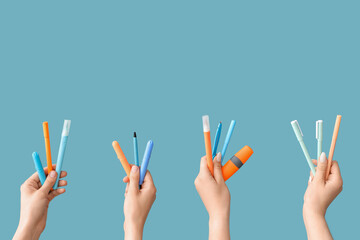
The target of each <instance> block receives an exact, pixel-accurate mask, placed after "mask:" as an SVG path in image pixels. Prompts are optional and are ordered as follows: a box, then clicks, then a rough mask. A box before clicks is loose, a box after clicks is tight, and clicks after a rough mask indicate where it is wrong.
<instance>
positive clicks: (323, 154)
mask: <svg viewBox="0 0 360 240" xmlns="http://www.w3.org/2000/svg"><path fill="white" fill-rule="evenodd" d="M325 161H326V155H325V153H324V152H322V153H321V155H320V162H322V163H323V162H325Z"/></svg>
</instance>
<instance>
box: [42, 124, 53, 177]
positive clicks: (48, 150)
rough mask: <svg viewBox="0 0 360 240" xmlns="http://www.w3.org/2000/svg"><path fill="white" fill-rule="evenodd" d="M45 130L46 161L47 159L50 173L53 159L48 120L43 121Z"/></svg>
mask: <svg viewBox="0 0 360 240" xmlns="http://www.w3.org/2000/svg"><path fill="white" fill-rule="evenodd" d="M43 132H44V139H45V151H46V161H47V167H48V173H50V172H51V171H52V161H51V149H50V134H49V124H48V122H43Z"/></svg>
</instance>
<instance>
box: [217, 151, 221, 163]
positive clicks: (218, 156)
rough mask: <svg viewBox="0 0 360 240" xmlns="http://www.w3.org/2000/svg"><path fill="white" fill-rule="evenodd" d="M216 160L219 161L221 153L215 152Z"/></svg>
mask: <svg viewBox="0 0 360 240" xmlns="http://www.w3.org/2000/svg"><path fill="white" fill-rule="evenodd" d="M216 161H218V162H221V153H220V152H218V154H216Z"/></svg>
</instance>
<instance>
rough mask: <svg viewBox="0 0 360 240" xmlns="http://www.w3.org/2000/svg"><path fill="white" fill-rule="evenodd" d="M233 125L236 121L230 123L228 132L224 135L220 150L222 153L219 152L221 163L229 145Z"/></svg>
mask: <svg viewBox="0 0 360 240" xmlns="http://www.w3.org/2000/svg"><path fill="white" fill-rule="evenodd" d="M235 124H236V121H235V120H232V121H231V123H230V126H229V130H228V132H227V134H226V138H225V142H224V146H223V149H222V151H221V162H222V161H223V159H224V156H225V153H226V149H227V147H228V145H229V142H230V138H231V135H232V134H233V131H234V127H235Z"/></svg>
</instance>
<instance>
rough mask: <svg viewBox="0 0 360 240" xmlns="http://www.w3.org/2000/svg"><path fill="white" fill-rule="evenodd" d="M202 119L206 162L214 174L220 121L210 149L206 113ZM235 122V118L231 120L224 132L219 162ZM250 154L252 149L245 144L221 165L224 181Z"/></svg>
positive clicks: (208, 124)
mask: <svg viewBox="0 0 360 240" xmlns="http://www.w3.org/2000/svg"><path fill="white" fill-rule="evenodd" d="M202 120H203V129H204V139H205V150H206V158H207V164H208V168H209V170H210V172H211V174H212V175H214V165H213V158H214V157H215V156H216V150H217V147H218V145H219V140H220V135H221V129H222V123H221V122H220V123H219V125H218V128H217V130H216V134H215V139H214V148H213V149H212V150H211V137H210V121H209V116H208V115H205V116H203V117H202ZM235 123H236V122H235V120H232V121H231V123H230V127H229V130H228V132H227V134H226V138H225V143H224V146H223V149H222V151H221V162H222V161H223V159H224V156H225V153H226V149H227V147H228V145H229V142H230V138H231V136H232V134H233V131H234V127H235ZM252 154H253V150H252V149H251V148H250V147H249V146H245V147H243V148H242V149H241V150H240V151H238V152H237V153H236V154H235V155H234V156H232V157H231V158H230V160H229V161H228V162H227V163H226V164H225V165H224V166H222V174H223V177H224V180H225V181H226V180H228V179H229V178H230V177H231V176H232V175H233V174H234V173H235V172H237V171H238V170H239V169H240V168H241V167H242V165H244V164H245V162H246V161H247V160H248V159H249V158H250V156H251V155H252Z"/></svg>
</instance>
